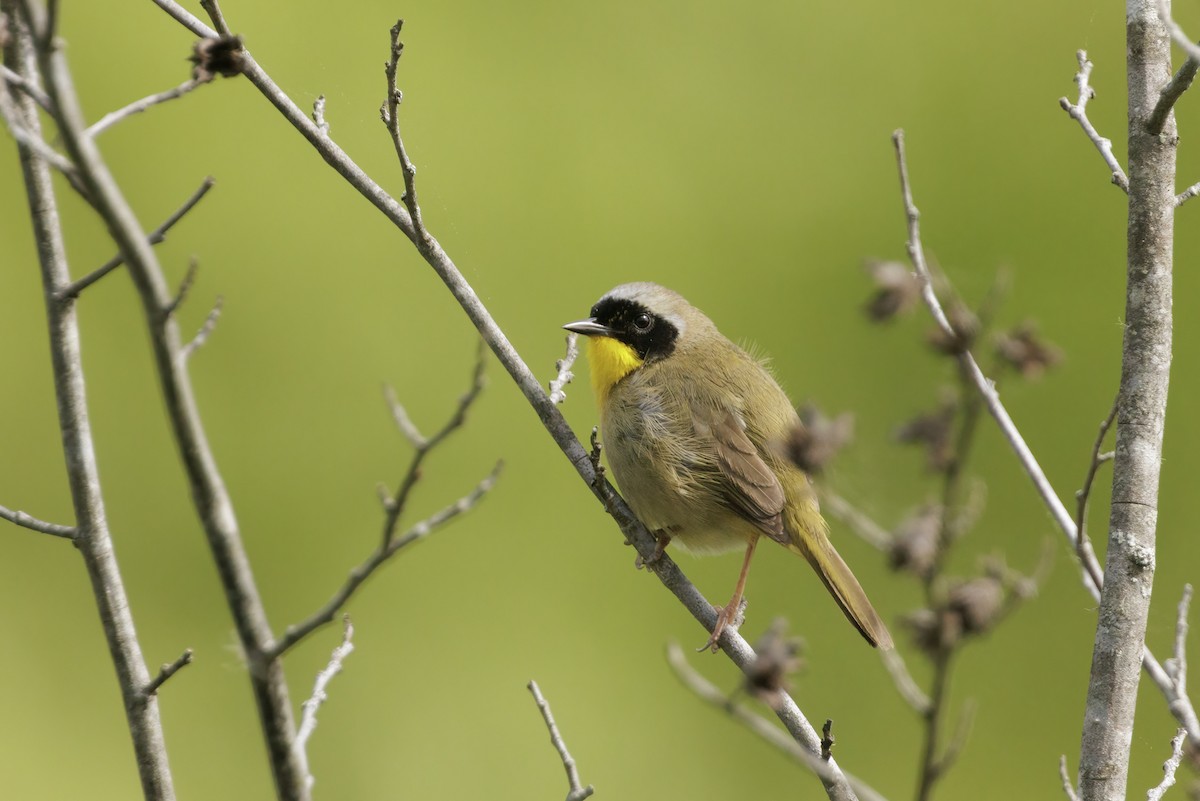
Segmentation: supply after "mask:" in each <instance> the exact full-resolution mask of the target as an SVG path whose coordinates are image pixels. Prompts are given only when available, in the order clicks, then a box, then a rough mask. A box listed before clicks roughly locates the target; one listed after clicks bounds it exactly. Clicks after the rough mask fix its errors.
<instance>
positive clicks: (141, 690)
mask: <svg viewBox="0 0 1200 801" xmlns="http://www.w3.org/2000/svg"><path fill="white" fill-rule="evenodd" d="M16 5H17V4H16V3H15V2H14V0H3V2H0V8H3V10H4V12H5V13H6V14H7V15H8V19H9V30H10V34H11V35H12V43H11V44H10V46H8V47H6V48H5V50H4V61H5V66H7V67H8V68H9V69H11V70H13V71H14V72H17V73H18V74H20V75H21V76H22V77H23V78H25V79H27V80H28V81H29V82H30V83H31V84H34V83H36V82H35V73H36V71H35V69H34V68H33V66H32V64H33V61H32V59H33V51H32V38H31V36H30V34H29V30H28V28H27V27H26V26H24V25H23V24H15V23H16V20H18V19H19V17H20V15H19V14H18V12H17V8H16ZM0 91H5V90H4V89H0ZM10 99H11V101H12V104H13V106H14V107H15V108H16V109H17V113H18V114H19V116H20V117H21V122H22V124H23V125H24V126H25V128H26V130H28V131H30V132H31V133H33V134H34V135H36V136H38V137H40V136H41V125H40V123H39V120H38V111H37V106H36V105H35V104H34V102H33V100H31V99H30V98H29V96H28V95H26V94H24V93H21V92H17V91H12V92H11V93H10ZM18 151H19V154H20V160H21V170H22V173H23V176H24V179H25V192H26V196H27V198H28V201H29V216H30V219H31V221H32V223H33V233H34V239H35V240H36V243H37V252H38V261H39V262H40V264H41V271H42V287H43V294H44V297H45V301H46V318H47V323H48V325H49V329H50V354H51V359H52V360H53V367H54V390H55V397H56V400H57V404H58V418H59V427H60V429H61V432H62V441H63V453H64V455H65V456H66V463H67V482H68V484H69V486H70V490H71V500H72V503H73V504H74V508H75V519H76V525H75V534H74V537H73V541H74V543H75V547H76V548H78V549H79V553H80V554H81V555H82V556H83V562H84V565H85V567H86V569H87V574H88V578H89V579H91V583H92V591H93V593H94V594H95V597H96V607H97V609H98V610H99V612H100V622H101V624H102V625H103V627H104V636H105V639H106V641H107V642H108V649H109V653H110V655H111V657H112V661H113V665H114V666H115V667H116V670H117V680H118V683H119V685H120V688H121V696H122V699H123V700H124V703H125V715H126V719H127V720H128V722H129V731H130V734H131V735H132V737H133V748H134V753H135V754H136V757H137V765H138V773H139V775H140V778H141V782H142V791H143V793H144V795H145V797H146V798H147V799H156V800H157V801H171V800H172V799H174V798H175V790H174V787H173V785H172V781H171V769H170V765H169V764H168V762H167V749H166V743H165V741H164V739H163V731H162V722H161V720H160V719H159V713H158V700H157V698H156V696H154V695H151V694H149V693H148V692H147V691H146V690H147V688H148V687H149V686H150V674H149V672H148V671H147V669H146V663H145V660H144V659H143V657H142V650H141V646H140V645H139V644H138V639H137V632H136V631H135V629H134V625H133V615H132V614H131V613H130V611H129V599H128V597H127V596H126V594H125V587H124V585H123V583H122V581H121V573H120V571H119V570H118V568H117V559H116V555H115V553H114V552H113V544H112V538H111V537H110V535H109V529H108V521H107V520H106V518H105V513H104V500H103V497H102V496H101V493H100V476H99V471H98V468H97V465H96V456H95V452H94V449H93V443H92V432H91V426H90V423H89V422H88V412H87V393H86V391H85V387H84V380H83V360H82V354H81V350H80V342H79V325H78V321H77V315H76V312H75V302H74V300H60V299H59V297H58V293H59V292H60V290H62V289H63V288H64V287H66V286H67V285H69V284H70V283H71V276H70V274H69V272H68V267H67V259H66V251H65V248H64V246H63V239H62V229H61V227H60V225H59V217H58V207H57V203H56V199H55V196H54V189H53V186H52V183H51V176H50V167H49V166H48V165H47V163H46V162H45V160H44V159H42V158H41V157H40V156H38V155H37V154H36V153H35V152H33V151H32V150H31V149H30V148H29V147H27V146H25V145H18Z"/></svg>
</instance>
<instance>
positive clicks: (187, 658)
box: [142, 648, 192, 696]
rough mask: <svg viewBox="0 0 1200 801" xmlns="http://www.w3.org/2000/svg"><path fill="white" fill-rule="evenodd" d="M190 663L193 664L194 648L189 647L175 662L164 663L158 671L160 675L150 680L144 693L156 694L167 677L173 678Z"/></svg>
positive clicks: (148, 694)
mask: <svg viewBox="0 0 1200 801" xmlns="http://www.w3.org/2000/svg"><path fill="white" fill-rule="evenodd" d="M190 664H192V649H191V648H187V649H185V650H184V652H183V653H182V654H180V655H179V658H178V659H176V660H175V661H174V662H166V663H164V664H163V666H162V668H160V669H159V671H158V675H157V676H155V677H154V678H153V679H151V680H150V683H149V684H147V685H146V689H145V690H143V691H142V694H143V695H147V696H150V695H154V694H155V693H156V692H158V688H159V687H161V686H163V684H164V683H165V682H166V681H167V679H169V678H171V677H172V676H174V675H175V674H176V673H178V672H179V671H180V670H182V669H183V668H185V667H187V666H188V665H190Z"/></svg>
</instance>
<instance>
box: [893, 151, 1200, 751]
mask: <svg viewBox="0 0 1200 801" xmlns="http://www.w3.org/2000/svg"><path fill="white" fill-rule="evenodd" d="M892 141H893V144H894V145H895V148H896V159H897V165H898V168H899V173H900V186H901V194H902V195H903V198H904V208H905V215H906V218H907V221H908V244H907V248H908V254H909V258H910V259H911V261H912V263H913V267H914V269H915V270H916V271H917V275H918V277H919V278H920V279H921V283H922V288H921V295H922V298H923V299H924V301H925V305H926V306H927V307H928V308H929V313H930V314H931V315H932V316H933V318H934V321H935V322H936V323H937V324H938V327H939V328H941V329H942V330H943V331H944V332H946V333H947V334H948V335H951V336H953V329H952V328H951V327H950V323H949V321H948V320H947V318H946V313H945V311H944V310H943V309H942V306H941V302H940V301H939V300H938V298H937V295H936V293H934V291H933V285H932V282H931V278H930V274H929V269H928V267H927V266H926V263H925V252H924V249H923V247H922V245H921V233H920V212H919V211H918V210H917V207H916V205H915V204H914V203H913V198H912V189H911V186H910V184H909V180H908V164H907V161H906V157H905V151H904V132H903V131H902V130H901V131H896V132H895V133H894V134H893V135H892ZM958 359H959V361H960V363H961V364H962V366H963V369H964V370H965V371H966V375H967V376H968V377H969V378H970V380H971V383H972V385H974V387H975V389H976V391H978V392H979V393H980V394H981V395H982V397H983V399H984V404H985V405H986V406H987V409H988V412H989V413H990V414H991V415H992V417H993V418H994V419H995V421H996V424H997V426H999V428H1000V431H1001V434H1002V435H1003V436H1004V438H1005V440H1006V441H1007V442H1008V444H1009V447H1011V448H1012V450H1013V452H1014V454H1015V455H1016V457H1017V461H1018V462H1019V463H1020V465H1021V468H1022V469H1023V470H1024V471H1025V474H1026V475H1028V476H1029V478H1030V480H1031V481H1032V482H1033V485H1034V488H1035V489H1036V490H1037V493H1038V495H1039V496H1040V497H1041V499H1042V502H1043V503H1045V505H1046V508H1047V509H1048V510H1049V511H1050V514H1051V517H1053V519H1054V522H1055V523H1056V524H1057V526H1058V528H1059V529H1060V530H1061V531H1062V532H1063V535H1064V536H1065V537H1066V538H1067V541H1068V542H1069V543H1070V545H1071V548H1072V549H1073V550H1075V551H1076V552H1079V531H1078V529H1077V528H1076V527H1075V520H1074V518H1073V516H1072V515H1071V513H1070V512H1068V511H1067V508H1066V506H1065V505H1064V504H1063V502H1062V500H1061V499H1060V498H1059V497H1058V495H1057V493H1055V491H1054V488H1053V487H1052V486H1051V485H1050V481H1049V479H1047V478H1046V474H1045V471H1043V470H1042V468H1041V465H1040V464H1038V461H1037V459H1036V458H1035V457H1034V455H1033V452H1032V451H1031V450H1030V449H1029V446H1028V444H1026V442H1025V439H1024V437H1023V436H1022V435H1021V432H1020V431H1019V430H1018V429H1017V427H1016V424H1015V423H1014V422H1013V420H1012V417H1010V416H1009V414H1008V411H1007V410H1006V409H1005V408H1004V405H1003V404H1002V403H1001V402H1000V397H999V394H998V393H997V392H996V388H995V385H994V384H993V383H992V382H991V381H989V380H988V379H987V378H986V377H985V376H984V375H983V371H982V370H980V369H979V365H978V364H977V363H976V362H975V358H974V357H973V356H972V355H971V353H970V351H963V352H962V353H960V354H959V355H958ZM1083 552H1084V554H1085V560H1086V564H1085V565H1084V566H1083V569H1084V581H1083V584H1084V588H1085V589H1087V591H1088V593H1089V594H1090V595H1091V596H1092V598H1093V599H1095V600H1097V601H1099V600H1100V587H1101V586H1102V584H1103V575H1104V571H1103V570H1102V569H1101V568H1100V565H1099V563H1098V562H1097V561H1096V559H1095V554H1094V553H1092V552H1091V549H1088V548H1085V549H1083ZM1093 575H1095V576H1099V577H1100V578H1101V582H1100V583H1097V582H1096V581H1094V580H1093V579H1092V576H1093ZM1142 668H1143V669H1144V670H1145V671H1146V673H1147V675H1148V676H1149V677H1150V679H1151V681H1153V682H1154V684H1155V686H1157V687H1158V689H1159V691H1160V692H1162V694H1163V696H1164V697H1165V698H1166V700H1167V705H1168V708H1169V709H1171V710H1172V713H1173V714H1174V715H1175V719H1176V720H1177V721H1179V723H1180V725H1182V726H1184V727H1185V728H1187V730H1188V738H1189V740H1190V741H1191V742H1192V743H1193V744H1194V745H1200V723H1197V721H1196V715H1195V712H1194V709H1193V705H1192V703H1191V701H1190V699H1188V698H1187V697H1186V696H1181V695H1180V694H1179V693H1178V692H1177V691H1176V689H1175V687H1174V685H1173V683H1172V681H1171V678H1170V676H1169V675H1167V672H1166V671H1165V670H1164V669H1163V667H1162V665H1161V664H1160V663H1159V661H1158V659H1157V658H1156V657H1155V656H1154V654H1153V653H1152V652H1151V651H1150V649H1149V648H1143V652H1142ZM1189 711H1190V712H1189Z"/></svg>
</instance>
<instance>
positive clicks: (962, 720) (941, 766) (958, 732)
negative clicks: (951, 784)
mask: <svg viewBox="0 0 1200 801" xmlns="http://www.w3.org/2000/svg"><path fill="white" fill-rule="evenodd" d="M975 712H976V705H975V702H974V701H973V700H971V699H969V698H968V699H967V701H966V702H965V703H964V704H963V708H962V711H961V712H959V715H958V725H957V726H956V727H955V728H954V734H953V735H951V737H950V742H948V743H947V744H946V750H945V751H943V752H942V755H941V756H940V757H938V759H937V775H939V776H942V775H944V774H945V773H946V771H948V770H950V768H952V767H953V766H954V763H955V762H957V761H958V757H959V755H960V754H961V753H962V750H963V748H964V747H965V746H966V744H967V738H968V737H970V736H971V727H972V726H973V725H974V724H975Z"/></svg>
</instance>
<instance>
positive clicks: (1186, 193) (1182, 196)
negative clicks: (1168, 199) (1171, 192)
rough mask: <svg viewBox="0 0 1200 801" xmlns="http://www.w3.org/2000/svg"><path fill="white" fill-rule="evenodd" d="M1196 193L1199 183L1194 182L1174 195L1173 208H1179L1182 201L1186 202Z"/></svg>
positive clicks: (1199, 187)
mask: <svg viewBox="0 0 1200 801" xmlns="http://www.w3.org/2000/svg"><path fill="white" fill-rule="evenodd" d="M1196 195H1200V183H1194V184H1192V185H1191V186H1189V187H1188V188H1187V189H1185V190H1183V191H1182V192H1180V193H1179V194H1178V195H1176V196H1175V208H1179V207H1180V206H1182V205H1183V204H1184V203H1187V202H1188V201H1189V200H1191V199H1192V198H1194V197H1195V196H1196Z"/></svg>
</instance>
